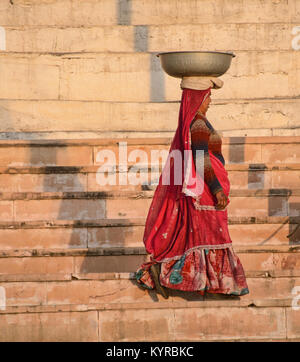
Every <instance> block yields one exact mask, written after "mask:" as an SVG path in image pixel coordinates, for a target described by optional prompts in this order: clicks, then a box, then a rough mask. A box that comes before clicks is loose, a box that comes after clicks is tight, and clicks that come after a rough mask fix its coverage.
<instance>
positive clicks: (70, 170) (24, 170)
mask: <svg viewBox="0 0 300 362" xmlns="http://www.w3.org/2000/svg"><path fill="white" fill-rule="evenodd" d="M132 165H134V163H130V162H128V164H127V166H126V170H125V167H124V166H122V169H121V170H120V166H119V165H116V166H110V167H111V169H112V171H113V170H115V172H129V171H130V167H131V166H132ZM99 167H100V164H99V165H95V166H30V167H26V166H9V167H6V166H0V174H9V175H16V174H77V173H97V172H99ZM106 167H109V166H108V165H106ZM139 168H140V169H143V170H144V171H145V172H146V171H148V172H150V171H153V168H154V170H155V171H161V167H160V166H156V165H155V164H153V167H149V166H147V165H145V166H142V165H141V166H140V165H139ZM225 168H226V170H227V171H229V172H230V171H240V172H256V171H259V172H261V171H298V170H300V163H289V164H280V163H256V164H254V163H245V164H232V163H228V164H227V165H225Z"/></svg>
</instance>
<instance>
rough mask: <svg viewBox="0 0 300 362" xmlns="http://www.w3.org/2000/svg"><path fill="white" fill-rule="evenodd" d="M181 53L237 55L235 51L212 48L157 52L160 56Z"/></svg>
mask: <svg viewBox="0 0 300 362" xmlns="http://www.w3.org/2000/svg"><path fill="white" fill-rule="evenodd" d="M179 53H214V54H227V55H231V56H232V58H234V57H235V56H236V55H235V54H234V53H233V52H218V51H211V50H186V51H184V50H182V51H175V52H162V53H157V54H156V56H157V57H159V56H160V55H164V54H179Z"/></svg>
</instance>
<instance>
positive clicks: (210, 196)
mask: <svg viewBox="0 0 300 362" xmlns="http://www.w3.org/2000/svg"><path fill="white" fill-rule="evenodd" d="M222 85H223V82H222V81H221V80H220V79H218V78H215V77H184V78H183V79H182V82H181V88H182V90H183V92H182V98H181V105H180V111H179V121H178V127H177V130H176V133H175V136H174V139H173V141H172V144H171V147H170V151H169V157H168V160H167V162H166V165H165V167H164V169H163V172H162V174H161V176H160V179H159V184H158V186H157V188H156V190H155V193H154V197H153V200H152V203H151V205H150V209H149V212H148V216H147V220H146V225H145V231H144V239H143V241H144V244H145V247H146V251H147V253H148V254H149V255H150V262H147V263H144V264H143V265H141V267H140V268H139V269H138V270H137V272H136V279H137V281H138V283H139V284H141V285H142V286H144V287H146V288H149V289H154V288H156V289H157V290H158V291H159V292H160V293H161V294H162V295H163V296H164V298H168V289H177V290H181V291H195V292H198V293H200V294H201V295H204V293H222V294H228V295H244V294H248V293H249V290H248V286H247V282H246V278H245V273H244V269H243V266H242V264H241V262H240V260H239V258H238V256H237V255H236V254H235V252H234V250H233V247H232V240H231V238H230V235H229V231H228V216H227V208H226V207H227V205H228V203H229V199H228V195H229V190H230V183H229V179H228V174H227V171H226V170H225V168H224V165H225V161H224V158H223V156H222V140H221V137H220V135H219V134H218V133H217V132H216V131H215V129H214V128H213V126H212V125H211V123H210V122H209V121H208V120H207V118H206V112H207V110H208V108H209V105H210V102H211V98H210V96H211V89H212V88H213V89H218V88H221V87H222ZM178 152H179V157H178ZM189 155H190V156H189ZM179 176H180V177H179ZM179 179H180V180H181V181H180V182H179V181H178V180H179Z"/></svg>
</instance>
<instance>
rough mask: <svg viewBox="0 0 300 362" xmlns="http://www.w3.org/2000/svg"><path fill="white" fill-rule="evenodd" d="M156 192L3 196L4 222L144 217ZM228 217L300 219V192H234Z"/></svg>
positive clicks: (278, 190)
mask: <svg viewBox="0 0 300 362" xmlns="http://www.w3.org/2000/svg"><path fill="white" fill-rule="evenodd" d="M153 194H154V192H153V191H142V192H135V191H111V192H34V193H33V192H13V193H9V192H8V193H6V192H3V193H2V194H0V211H1V217H2V220H3V221H38V220H55V219H58V220H59V219H60V220H95V219H105V218H108V219H114V218H115V219H122V218H125V219H128V218H139V217H142V218H145V217H146V216H147V214H148V210H149V207H150V204H151V202H152V197H153ZM229 197H230V204H229V205H228V215H229V216H251V217H259V216H263V217H266V216H299V202H300V190H299V189H294V190H293V189H257V190H255V189H254V190H242V189H241V190H231V191H230V195H229Z"/></svg>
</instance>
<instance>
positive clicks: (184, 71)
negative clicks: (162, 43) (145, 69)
mask: <svg viewBox="0 0 300 362" xmlns="http://www.w3.org/2000/svg"><path fill="white" fill-rule="evenodd" d="M157 56H158V57H159V58H160V61H161V66H162V68H163V70H164V71H165V72H166V73H167V74H169V75H170V76H171V77H176V78H182V77H196V76H212V77H219V76H221V75H223V74H224V73H226V71H227V70H228V69H229V67H230V64H231V60H232V58H233V57H235V55H234V54H233V53H229V52H228V53H225V52H224V53H223V52H212V51H183V52H167V53H159V54H157Z"/></svg>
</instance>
